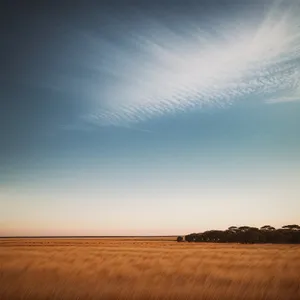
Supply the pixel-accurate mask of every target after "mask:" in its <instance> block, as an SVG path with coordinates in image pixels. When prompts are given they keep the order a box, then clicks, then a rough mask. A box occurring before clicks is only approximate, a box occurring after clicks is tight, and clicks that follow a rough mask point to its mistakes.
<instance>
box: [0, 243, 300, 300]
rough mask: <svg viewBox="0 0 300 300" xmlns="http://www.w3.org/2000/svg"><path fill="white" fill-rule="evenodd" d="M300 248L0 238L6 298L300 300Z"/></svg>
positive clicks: (0, 282) (0, 280)
mask: <svg viewBox="0 0 300 300" xmlns="http://www.w3.org/2000/svg"><path fill="white" fill-rule="evenodd" d="M299 270H300V246H299V245H298V246H297V245H257V244H256V245H240V244H216V243H215V244H208V243H177V242H176V241H175V238H156V239H155V238H99V239H96V238H86V239H83V238H82V239H75V238H74V239H73V238H70V239H67V238H65V239H50V238H49V239H46V238H36V239H29V238H28V239H24V238H21V239H11V238H10V239H0V286H1V288H0V299H1V300H7V299H9V300H10V299H16V300H17V299H33V300H34V299H41V300H42V299H68V300H69V299H70V300H71V299H72V300H74V299H107V300H109V299H199V300H201V299H203V300H213V299H214V300H217V299H218V300H219V299H220V300H222V299H224V300H235V299H236V300H237V299H239V300H241V299H246V300H279V299H282V300H299V299H300V271H299Z"/></svg>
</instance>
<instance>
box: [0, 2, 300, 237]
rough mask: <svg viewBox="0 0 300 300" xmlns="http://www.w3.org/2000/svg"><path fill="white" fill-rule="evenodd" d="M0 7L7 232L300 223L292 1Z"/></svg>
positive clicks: (1, 206)
mask: <svg viewBox="0 0 300 300" xmlns="http://www.w3.org/2000/svg"><path fill="white" fill-rule="evenodd" d="M0 11H1V12H2V14H3V17H2V19H3V21H4V23H3V24H4V26H2V28H1V37H2V38H1V52H0V62H1V72H0V117H1V119H0V120H1V126H0V235H156V234H186V233H190V232H200V231H203V230H206V229H212V228H214V229H225V228H227V227H228V226H231V225H252V226H262V225H265V224H271V225H273V226H275V227H280V226H282V225H284V224H289V223H300V214H299V212H300V132H299V131H300V19H299V15H300V1H296V0H295V1H293V0H290V1H268V0H253V1H238V0H227V1H221V0H219V1H212V0H209V1H208V0H207V1H175V0H174V1H162V0H160V1H98V2H93V1H88V3H87V2H85V1H81V2H79V1H72V2H68V3H67V1H65V2H64V1H60V2H57V1H1V5H0Z"/></svg>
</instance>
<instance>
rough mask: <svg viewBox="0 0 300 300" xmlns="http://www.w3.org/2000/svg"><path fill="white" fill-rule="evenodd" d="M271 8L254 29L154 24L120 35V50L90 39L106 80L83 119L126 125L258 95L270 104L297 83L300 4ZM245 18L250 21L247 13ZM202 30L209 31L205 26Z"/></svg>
mask: <svg viewBox="0 0 300 300" xmlns="http://www.w3.org/2000/svg"><path fill="white" fill-rule="evenodd" d="M289 3H290V5H284V6H282V5H280V4H278V3H277V4H275V5H273V6H272V7H271V8H270V9H269V11H268V13H267V14H265V17H264V19H263V20H262V21H261V22H259V23H258V24H255V25H253V24H252V25H251V26H250V25H249V24H250V22H247V20H245V21H244V22H243V21H241V20H240V21H237V20H232V21H231V22H229V21H226V20H220V22H223V23H221V25H218V26H217V27H213V26H214V25H213V24H216V22H215V23H214V22H212V25H210V27H209V29H203V28H202V27H201V23H199V24H197V23H195V22H194V23H192V24H190V23H186V24H182V26H181V27H182V28H183V29H182V30H181V31H176V30H171V29H170V28H168V27H166V26H164V25H162V23H160V22H158V21H156V20H154V19H146V20H145V21H143V24H144V27H143V28H142V29H141V30H137V31H136V32H135V31H134V32H133V33H132V34H131V35H129V36H128V37H123V42H124V45H123V47H122V48H121V47H117V46H116V45H113V44H109V43H104V41H103V40H101V39H99V40H98V41H97V39H94V40H93V41H94V42H95V43H97V42H98V43H99V45H101V47H102V49H103V47H104V48H105V47H106V51H104V52H102V53H105V54H104V56H103V57H102V59H101V61H98V63H95V64H93V63H91V67H92V68H94V69H96V70H97V71H98V72H100V73H101V74H104V75H105V76H107V77H108V78H110V80H109V82H108V84H106V85H105V87H103V86H102V88H99V95H98V97H99V99H101V101H99V106H97V101H96V102H95V103H96V105H95V106H94V107H93V112H92V113H90V114H87V115H86V116H85V119H86V120H87V121H88V122H92V123H94V124H99V125H124V124H130V123H138V122H142V121H146V120H149V119H152V118H155V117H158V116H164V115H169V114H173V113H178V112H180V111H184V112H185V111H189V110H193V109H199V108H201V107H207V106H217V107H225V106H228V105H231V104H233V103H234V102H235V101H238V100H241V99H246V98H247V97H248V96H251V95H255V96H257V97H259V98H261V99H263V100H265V101H266V102H268V103H275V102H279V101H275V100H274V99H279V98H278V97H277V96H276V94H277V93H280V95H283V96H282V97H281V101H283V99H290V100H291V99H293V100H294V99H296V98H297V97H294V96H293V97H290V96H289V95H291V94H293V93H294V92H295V91H296V90H297V89H298V88H299V86H300V19H299V18H298V16H299V12H300V9H299V3H298V4H297V3H296V2H293V3H292V2H289ZM248 17H249V16H248ZM206 28H207V27H206Z"/></svg>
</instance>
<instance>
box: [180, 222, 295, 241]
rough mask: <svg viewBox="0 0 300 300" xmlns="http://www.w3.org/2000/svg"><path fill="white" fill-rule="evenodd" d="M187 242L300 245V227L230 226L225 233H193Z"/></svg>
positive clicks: (219, 231) (188, 236)
mask: <svg viewBox="0 0 300 300" xmlns="http://www.w3.org/2000/svg"><path fill="white" fill-rule="evenodd" d="M178 238H179V237H178ZM178 238H177V241H178ZM185 240H186V241H187V242H213V243H242V244H257V243H273V244H300V226H299V225H285V226H282V228H279V229H275V228H274V227H272V226H270V225H265V226H262V227H261V228H260V229H258V228H256V227H250V226H241V227H236V226H230V227H229V228H228V229H226V230H224V231H222V230H208V231H205V232H202V233H191V234H188V235H186V236H185Z"/></svg>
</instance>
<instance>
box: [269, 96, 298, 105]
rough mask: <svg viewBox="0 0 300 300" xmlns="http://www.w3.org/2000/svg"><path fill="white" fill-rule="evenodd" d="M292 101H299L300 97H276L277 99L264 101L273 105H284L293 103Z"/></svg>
mask: <svg viewBox="0 0 300 300" xmlns="http://www.w3.org/2000/svg"><path fill="white" fill-rule="evenodd" d="M294 101H300V96H298V97H296V96H293V97H278V98H273V99H268V100H266V103H268V104H274V103H285V102H294Z"/></svg>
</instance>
